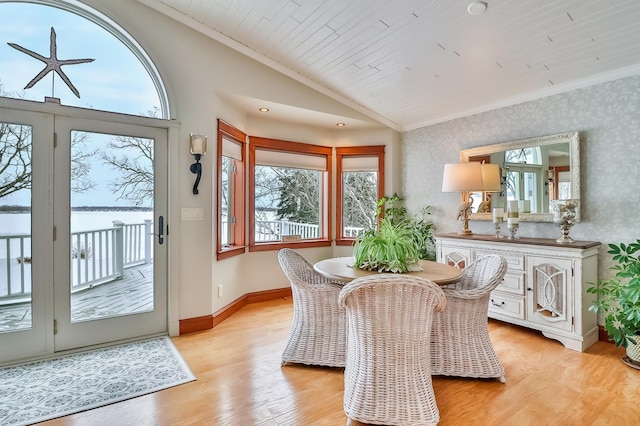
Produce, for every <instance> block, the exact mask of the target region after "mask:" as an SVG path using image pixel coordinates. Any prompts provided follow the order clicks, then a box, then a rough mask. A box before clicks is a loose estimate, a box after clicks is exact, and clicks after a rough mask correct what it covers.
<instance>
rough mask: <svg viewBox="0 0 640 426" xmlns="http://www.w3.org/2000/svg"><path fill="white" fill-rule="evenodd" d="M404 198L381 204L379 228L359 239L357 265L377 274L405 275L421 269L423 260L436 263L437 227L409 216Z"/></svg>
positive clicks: (355, 252)
mask: <svg viewBox="0 0 640 426" xmlns="http://www.w3.org/2000/svg"><path fill="white" fill-rule="evenodd" d="M403 201H404V198H403V197H402V196H400V195H398V194H393V196H392V197H383V198H381V199H380V200H379V201H378V209H377V211H376V217H377V218H380V217H381V216H382V213H383V210H384V217H382V218H380V219H379V220H378V221H377V224H378V225H377V228H376V229H369V230H366V231H364V232H363V233H362V234H361V235H360V236H358V238H356V241H355V244H354V248H353V257H354V259H355V262H354V266H355V267H357V268H360V269H366V270H374V271H378V272H393V273H403V272H410V271H418V270H420V265H419V261H420V259H428V260H435V249H434V238H433V230H434V228H435V227H434V225H433V223H432V222H431V221H430V220H427V219H426V218H425V217H426V216H427V215H429V214H430V211H429V210H430V208H429V206H427V207H425V208H424V209H423V210H422V216H419V215H413V216H410V215H408V213H407V209H406V208H405V207H404V206H403V205H402V202H403Z"/></svg>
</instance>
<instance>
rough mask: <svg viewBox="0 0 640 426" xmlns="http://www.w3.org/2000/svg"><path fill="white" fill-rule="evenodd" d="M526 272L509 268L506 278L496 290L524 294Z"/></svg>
mask: <svg viewBox="0 0 640 426" xmlns="http://www.w3.org/2000/svg"><path fill="white" fill-rule="evenodd" d="M524 276H525V275H524V272H520V271H511V270H507V273H506V274H505V276H504V280H502V283H500V285H499V286H498V287H496V290H499V291H504V292H506V293H512V294H517V295H518V296H524Z"/></svg>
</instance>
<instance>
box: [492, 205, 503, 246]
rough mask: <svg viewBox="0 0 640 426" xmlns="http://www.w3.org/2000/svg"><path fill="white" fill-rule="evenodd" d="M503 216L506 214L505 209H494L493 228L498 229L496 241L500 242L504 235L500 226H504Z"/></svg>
mask: <svg viewBox="0 0 640 426" xmlns="http://www.w3.org/2000/svg"><path fill="white" fill-rule="evenodd" d="M503 214H504V209H503V208H501V207H494V208H493V226H494V227H495V229H496V240H499V239H500V238H502V235H500V225H501V224H502V221H503V220H504V218H503Z"/></svg>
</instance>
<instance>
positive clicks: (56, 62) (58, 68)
mask: <svg viewBox="0 0 640 426" xmlns="http://www.w3.org/2000/svg"><path fill="white" fill-rule="evenodd" d="M7 44H8V45H9V46H11V47H13V48H14V49H16V50H19V51H20V52H22V53H26V54H27V55H29V56H31V57H33V58H36V59H37V60H39V61H42V62H44V63H45V64H46V65H45V67H44V69H43V70H42V71H40V72H39V73H38V75H36V76H35V77H34V78H33V80H31V81H30V82H29V83H28V84H27V85H26V86H24V88H25V89H30V88H32V87H33V86H34V85H35V84H36V83H37V82H38V81H40V80H42V79H43V78H44V76H46V75H47V74H49V73H50V72H51V71H55V72H56V73H57V74H58V75H59V76H60V78H61V79H62V81H64V82H65V83H66V84H67V86H68V87H69V89H71V91H72V92H73V94H74V95H76V96H77V97H78V98H79V97H80V92H78V89H76V87H75V86H74V85H73V83H71V80H70V79H69V77H68V76H67V75H66V74H65V73H64V71H62V66H63V65H75V64H84V63H87V62H93V61H94V60H95V59H58V46H57V45H56V31H55V30H54V29H53V27H51V42H50V56H49V57H48V58H47V57H45V56H42V55H40V54H38V53H36V52H33V51H31V50H29V49H25V48H24V47H22V46H19V45H17V44H15V43H7Z"/></svg>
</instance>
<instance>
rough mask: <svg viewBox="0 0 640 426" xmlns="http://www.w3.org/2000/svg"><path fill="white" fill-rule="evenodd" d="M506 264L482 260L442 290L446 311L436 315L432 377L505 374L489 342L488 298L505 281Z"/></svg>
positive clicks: (491, 258)
mask: <svg viewBox="0 0 640 426" xmlns="http://www.w3.org/2000/svg"><path fill="white" fill-rule="evenodd" d="M506 271H507V261H506V260H505V259H504V258H503V257H501V256H498V255H487V256H483V257H481V258H479V259H477V260H475V261H474V262H473V263H471V264H470V265H469V266H467V267H466V268H465V269H464V271H463V272H462V276H461V277H460V279H459V280H458V281H456V282H455V283H453V284H449V285H446V286H442V289H443V291H444V293H445V295H446V296H447V309H446V310H445V311H443V312H440V313H437V314H436V315H434V320H433V327H432V329H431V372H432V374H433V375H440V376H456V377H471V378H498V379H499V380H500V381H501V382H502V383H505V370H504V367H503V366H502V364H501V363H500V361H499V360H498V356H497V355H496V353H495V350H494V349H493V344H492V343H491V339H490V338H489V329H488V320H487V310H488V307H489V294H490V293H491V291H492V290H493V289H494V288H496V287H497V286H498V285H499V284H500V283H501V282H502V279H503V278H504V275H505V273H506Z"/></svg>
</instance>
